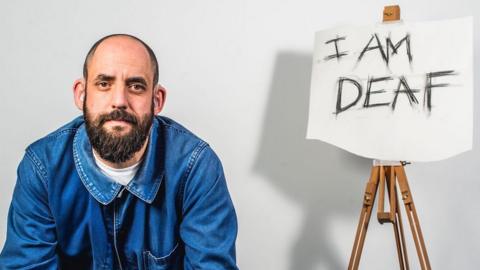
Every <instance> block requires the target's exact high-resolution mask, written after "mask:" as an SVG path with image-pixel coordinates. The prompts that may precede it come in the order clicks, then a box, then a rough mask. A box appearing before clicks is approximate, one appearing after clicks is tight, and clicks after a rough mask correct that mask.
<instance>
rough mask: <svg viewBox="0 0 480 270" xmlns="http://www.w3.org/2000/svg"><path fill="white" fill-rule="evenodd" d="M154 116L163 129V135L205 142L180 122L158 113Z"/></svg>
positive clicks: (193, 141) (194, 141)
mask: <svg viewBox="0 0 480 270" xmlns="http://www.w3.org/2000/svg"><path fill="white" fill-rule="evenodd" d="M155 118H156V119H157V121H158V123H159V126H160V128H161V129H162V130H164V131H165V135H167V136H171V137H174V138H175V139H180V140H187V141H190V142H192V143H201V144H207V143H206V142H205V141H203V140H202V139H201V138H199V137H198V136H197V135H196V134H194V133H193V132H192V131H190V130H189V129H187V128H186V127H184V126H183V125H181V124H180V123H178V122H176V121H175V120H173V119H171V118H169V117H166V116H160V115H157V116H155ZM179 135H180V136H179Z"/></svg>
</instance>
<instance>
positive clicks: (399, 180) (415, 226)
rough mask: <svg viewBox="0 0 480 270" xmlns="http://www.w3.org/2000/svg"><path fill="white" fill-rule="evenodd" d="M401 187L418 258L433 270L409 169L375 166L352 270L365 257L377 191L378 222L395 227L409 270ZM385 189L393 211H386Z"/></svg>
mask: <svg viewBox="0 0 480 270" xmlns="http://www.w3.org/2000/svg"><path fill="white" fill-rule="evenodd" d="M397 184H398V186H399V188H400V193H401V197H402V200H403V203H404V205H405V210H406V215H407V217H408V221H409V224H410V229H411V231H412V235H413V239H414V241H415V247H416V250H417V254H418V259H419V261H420V265H421V268H422V270H431V266H430V261H429V259H428V255H427V249H426V247H425V242H424V240H423V235H422V231H421V228H420V222H419V220H418V216H417V212H416V209H415V204H414V203H413V198H412V195H411V192H410V188H409V186H408V182H407V177H406V175H405V170H404V168H403V165H402V166H397V165H395V166H373V167H372V172H371V175H370V179H369V181H368V183H367V187H366V189H365V195H364V200H363V207H362V211H361V213H360V219H359V221H358V226H357V232H356V235H355V242H354V244H353V249H352V254H351V256H350V262H349V265H348V269H349V270H357V269H358V265H359V263H360V257H361V255H362V249H363V245H364V242H365V237H366V234H367V229H368V224H369V222H370V217H371V214H372V208H373V204H374V202H375V196H376V193H377V190H378V189H380V195H379V196H380V197H379V202H378V204H379V205H378V213H377V217H378V221H379V222H380V223H384V222H388V223H392V224H393V228H394V235H395V241H396V246H397V255H398V260H399V264H400V269H401V270H409V269H410V268H409V263H408V256H407V248H406V241H405V235H404V231H403V225H402V217H401V213H400V207H399V206H398V205H399V204H398V193H397ZM385 186H387V190H388V197H389V202H390V211H389V212H385V211H384V199H385Z"/></svg>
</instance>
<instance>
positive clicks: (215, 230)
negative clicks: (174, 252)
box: [180, 145, 238, 270]
mask: <svg viewBox="0 0 480 270" xmlns="http://www.w3.org/2000/svg"><path fill="white" fill-rule="evenodd" d="M195 155H197V156H195ZM186 177H187V178H186V184H185V187H184V192H185V193H184V196H183V220H182V223H181V225H180V236H181V238H182V241H183V242H184V244H185V258H184V267H185V269H209V270H215V269H222V270H223V269H238V268H237V266H236V259H235V239H236V236H237V218H236V214H235V210H234V207H233V203H232V201H231V199H230V195H229V193H228V189H227V185H226V181H225V176H224V173H223V168H222V165H221V163H220V160H219V159H218V157H217V156H216V155H215V153H214V152H213V151H212V150H211V148H210V147H209V146H208V145H204V146H203V147H201V149H197V151H196V152H194V154H193V157H192V160H191V162H190V165H189V169H188V171H187V176H186Z"/></svg>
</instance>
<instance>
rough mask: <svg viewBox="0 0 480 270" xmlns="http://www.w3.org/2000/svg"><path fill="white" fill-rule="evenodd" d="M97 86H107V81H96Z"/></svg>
mask: <svg viewBox="0 0 480 270" xmlns="http://www.w3.org/2000/svg"><path fill="white" fill-rule="evenodd" d="M97 86H99V87H100V88H107V87H108V86H109V84H108V82H98V83H97Z"/></svg>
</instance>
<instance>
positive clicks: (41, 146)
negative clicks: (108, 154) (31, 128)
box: [26, 116, 84, 154]
mask: <svg viewBox="0 0 480 270" xmlns="http://www.w3.org/2000/svg"><path fill="white" fill-rule="evenodd" d="M83 122H84V120H83V117H82V116H78V117H76V118H75V119H73V120H72V121H70V122H68V123H67V124H65V125H63V126H62V127H60V128H58V129H57V130H55V131H53V132H51V133H49V134H47V135H46V136H44V137H42V138H40V139H38V140H36V141H35V142H33V143H32V144H30V145H29V146H28V147H27V149H26V151H27V152H29V151H31V152H35V153H38V154H41V153H42V152H45V151H57V153H59V152H60V151H59V150H61V149H64V148H65V147H67V146H70V147H71V143H69V142H71V141H72V140H73V137H74V136H75V133H76V131H77V129H78V128H79V127H80V126H81V125H82V124H83Z"/></svg>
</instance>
